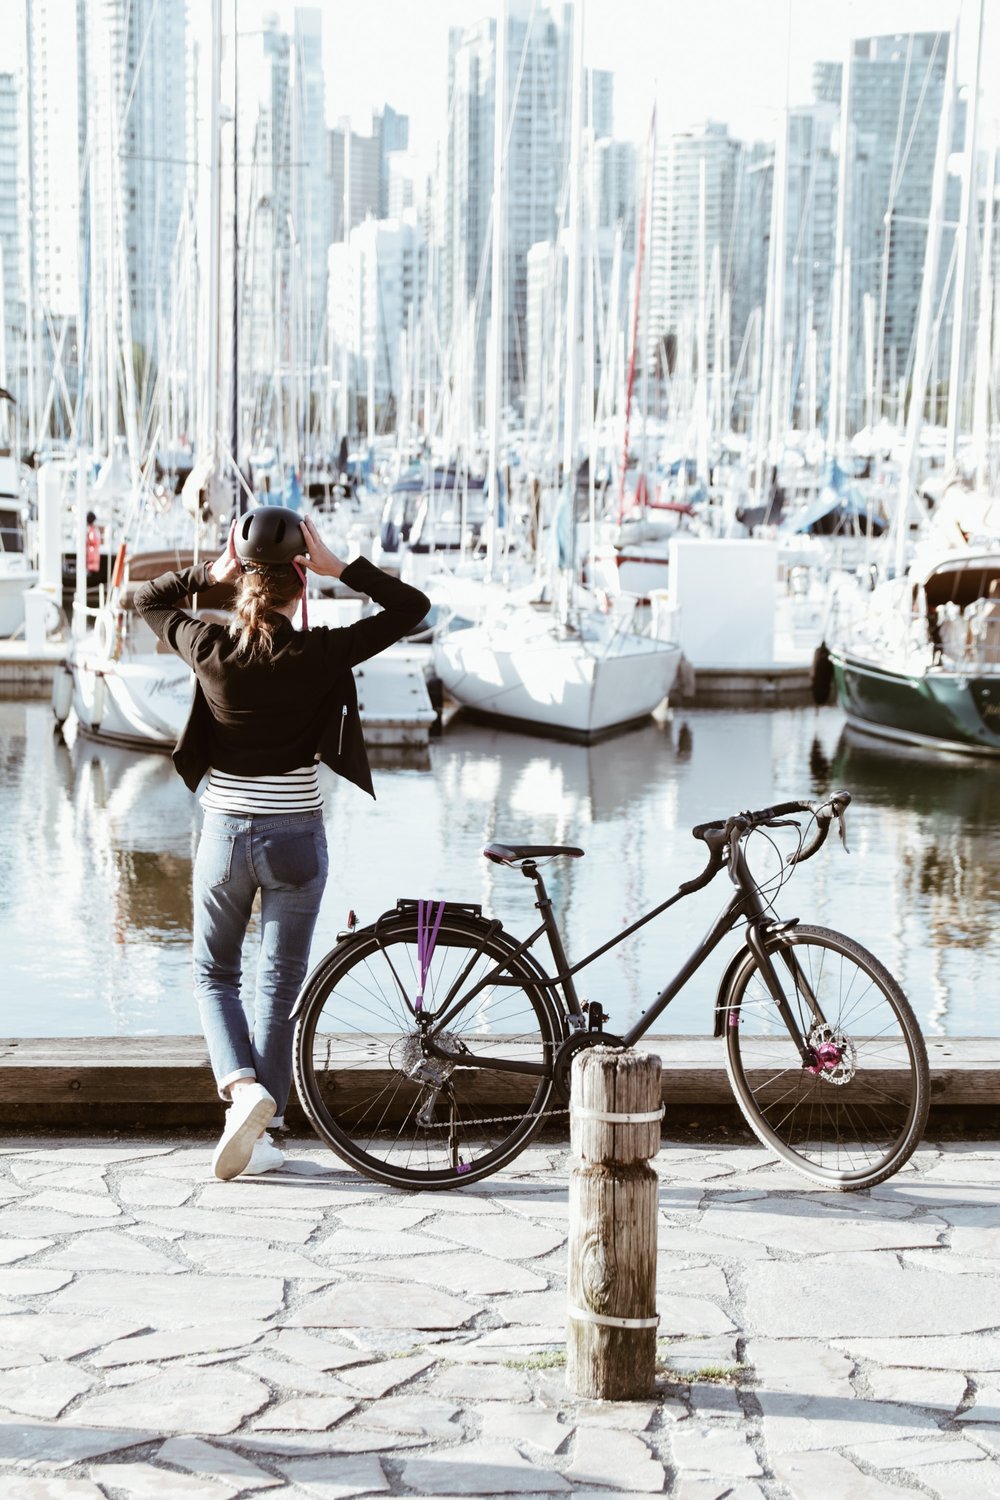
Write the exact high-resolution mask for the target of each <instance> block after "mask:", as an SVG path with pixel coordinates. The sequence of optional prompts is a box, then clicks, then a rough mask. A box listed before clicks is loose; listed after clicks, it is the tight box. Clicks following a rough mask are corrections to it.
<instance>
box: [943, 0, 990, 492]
mask: <svg viewBox="0 0 1000 1500" xmlns="http://www.w3.org/2000/svg"><path fill="white" fill-rule="evenodd" d="M982 56H983V0H978V3H977V21H976V61H975V65H974V67H973V73H972V86H971V92H970V97H969V107H968V114H967V117H966V122H965V151H964V153H963V160H962V202H961V209H960V211H959V215H958V229H957V232H956V240H955V299H954V302H953V304H952V307H953V311H952V315H951V364H950V368H949V373H948V418H947V425H946V427H945V439H944V461H945V466H946V467H948V466H950V465H951V464H953V463H954V462H955V458H956V456H957V453H958V429H959V425H960V421H961V413H962V367H963V364H964V358H963V356H964V353H965V303H966V297H965V282H966V271H967V269H968V264H969V229H970V226H971V224H972V222H973V218H974V215H975V214H976V137H977V135H978V129H977V124H978V118H979V75H980V70H981V66H982Z"/></svg>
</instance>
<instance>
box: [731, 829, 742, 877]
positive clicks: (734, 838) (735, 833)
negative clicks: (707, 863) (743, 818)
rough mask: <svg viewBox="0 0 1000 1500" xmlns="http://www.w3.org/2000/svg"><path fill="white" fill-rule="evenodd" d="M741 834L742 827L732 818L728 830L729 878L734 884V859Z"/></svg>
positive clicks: (737, 852) (737, 853)
mask: <svg viewBox="0 0 1000 1500" xmlns="http://www.w3.org/2000/svg"><path fill="white" fill-rule="evenodd" d="M742 834H743V829H742V828H741V827H740V825H739V823H738V822H737V821H736V820H735V819H734V821H733V826H732V828H731V829H730V830H729V878H730V880H731V881H732V882H733V884H734V885H736V884H737V879H736V860H737V857H738V855H739V849H740V838H741V837H742Z"/></svg>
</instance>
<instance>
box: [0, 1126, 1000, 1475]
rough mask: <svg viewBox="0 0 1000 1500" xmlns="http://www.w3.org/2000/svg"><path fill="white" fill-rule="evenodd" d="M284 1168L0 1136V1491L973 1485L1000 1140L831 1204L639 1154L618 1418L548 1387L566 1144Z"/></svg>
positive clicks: (747, 1177)
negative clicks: (645, 1245)
mask: <svg viewBox="0 0 1000 1500" xmlns="http://www.w3.org/2000/svg"><path fill="white" fill-rule="evenodd" d="M287 1149H288V1151H289V1156H290V1161H289V1166H288V1168H287V1170H285V1171H283V1172H282V1173H280V1174H271V1175H268V1176H266V1177H261V1178H255V1179H243V1180H239V1179H238V1180H237V1181H235V1182H232V1183H219V1182H216V1181H214V1180H213V1179H212V1178H211V1176H210V1173H209V1161H210V1156H211V1146H210V1144H206V1145H205V1146H198V1147H194V1148H193V1147H192V1146H191V1145H190V1144H189V1143H187V1142H186V1141H185V1142H182V1141H178V1140H173V1141H171V1140H162V1141H159V1142H156V1143H150V1142H148V1141H138V1142H136V1143H134V1144H132V1145H130V1144H128V1143H127V1142H125V1141H122V1140H117V1141H115V1142H114V1143H103V1142H100V1141H95V1140H92V1139H80V1140H78V1141H72V1142H68V1143H65V1144H60V1145H54V1144H52V1142H51V1141H37V1140H36V1141H33V1140H30V1139H24V1140H21V1139H11V1138H8V1139H7V1140H6V1141H4V1142H3V1143H2V1144H0V1495H2V1496H3V1500H101V1497H108V1500H133V1497H134V1500H146V1497H149V1500H173V1497H175V1496H176V1497H178V1500H235V1497H236V1496H254V1495H256V1494H257V1492H258V1491H261V1492H264V1491H267V1492H268V1500H310V1497H311V1500H349V1497H351V1496H355V1495H358V1496H362V1495H372V1496H381V1495H417V1496H422V1497H424V1500H428V1497H431V1496H446V1495H447V1496H481V1495H508V1494H515V1495H519V1496H533V1495H538V1496H541V1495H547V1496H562V1495H567V1494H570V1493H572V1494H574V1495H578V1496H581V1497H587V1496H597V1495H599V1494H617V1495H619V1496H621V1495H623V1494H624V1495H649V1494H660V1493H665V1494H668V1495H673V1496H676V1497H678V1500H722V1497H725V1500H761V1497H767V1500H784V1497H789V1496H794V1497H801V1500H816V1497H824V1496H832V1497H844V1500H883V1497H884V1500H910V1497H914V1500H916V1497H917V1496H932V1497H933V1496H937V1497H940V1500H952V1497H961V1500H973V1497H975V1500H979V1497H985V1500H988V1497H990V1496H1000V1337H998V1331H1000V1275H998V1272H1000V1212H998V1193H997V1183H998V1174H1000V1143H997V1144H983V1143H970V1144H965V1145H956V1144H947V1145H943V1146H940V1147H937V1146H935V1145H934V1144H933V1143H928V1144H926V1145H925V1146H923V1147H922V1148H921V1149H920V1151H919V1152H918V1153H917V1156H916V1157H915V1158H914V1161H913V1162H912V1163H911V1164H910V1166H908V1167H907V1168H906V1169H905V1170H904V1171H903V1172H902V1173H900V1174H899V1176H898V1177H896V1178H895V1179H893V1180H891V1181H890V1182H888V1183H885V1184H883V1185H882V1186H881V1187H879V1188H876V1189H874V1190H873V1191H871V1192H870V1193H865V1194H847V1195H843V1196H841V1195H834V1194H830V1193H826V1192H823V1191H819V1190H816V1189H813V1188H811V1187H810V1186H809V1184H808V1183H806V1182H805V1180H804V1179H801V1178H799V1177H797V1176H795V1175H794V1174H792V1173H791V1172H789V1171H787V1170H786V1169H784V1168H783V1167H781V1166H779V1165H777V1164H774V1163H773V1162H772V1161H771V1159H770V1158H769V1157H768V1155H767V1154H766V1153H765V1152H764V1151H763V1150H759V1149H756V1148H752V1147H746V1146H728V1147H727V1146H718V1145H713V1146H708V1145H703V1146H698V1145H689V1144H680V1143H674V1144H671V1143H665V1144H664V1146H663V1149H662V1150H661V1152H660V1155H659V1156H658V1157H657V1159H656V1162H655V1166H656V1168H657V1171H658V1173H659V1177H660V1200H661V1211H660V1229H659V1312H660V1318H661V1323H660V1335H661V1338H660V1343H659V1350H660V1372H659V1378H658V1386H657V1392H656V1395H655V1397H654V1398H652V1399H650V1400H647V1401H639V1402H632V1403H623V1404H613V1403H602V1402H588V1401H582V1400H578V1399H576V1398H575V1397H573V1396H571V1395H569V1394H568V1393H567V1391H566V1388H565V1372H564V1369H563V1350H564V1327H565V1322H564V1319H565V1282H566V1274H565V1272H566V1267H565V1258H566V1233H567V1189H568V1180H569V1174H570V1171H571V1167H572V1161H571V1158H570V1156H569V1153H568V1151H567V1150H566V1149H564V1148H563V1147H561V1146H560V1145H558V1144H556V1145H552V1146H546V1145H544V1144H543V1145H540V1146H539V1145H536V1146H534V1147H532V1148H531V1149H529V1150H528V1151H526V1152H525V1153H524V1154H523V1155H522V1156H521V1158H520V1159H519V1160H518V1161H517V1162H516V1163H515V1166H514V1168H513V1169H511V1170H509V1171H507V1172H504V1173H502V1174H500V1175H498V1176H497V1177H495V1178H492V1179H489V1180H488V1181H486V1182H484V1183H479V1184H476V1185H474V1186H472V1187H469V1188H463V1189H460V1190H458V1191H456V1192H451V1193H436V1194H432V1193H410V1194H407V1193H401V1192H396V1191H393V1190H391V1189H388V1188H382V1187H380V1186H379V1185H377V1184H375V1183H372V1182H370V1181H368V1180H367V1179H365V1178H361V1177H358V1176H357V1175H356V1174H354V1173H353V1172H351V1171H350V1170H349V1169H347V1168H346V1167H343V1166H341V1164H340V1163H339V1162H338V1161H337V1159H336V1158H334V1157H332V1156H330V1155H329V1154H328V1153H327V1152H325V1151H324V1150H322V1149H321V1148H319V1147H318V1146H317V1145H316V1143H315V1142H311V1141H301V1142H298V1141H296V1142H292V1143H291V1144H290V1145H289V1146H288V1148H287Z"/></svg>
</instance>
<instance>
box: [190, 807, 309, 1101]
mask: <svg viewBox="0 0 1000 1500" xmlns="http://www.w3.org/2000/svg"><path fill="white" fill-rule="evenodd" d="M328 869H329V860H328V856H327V848H326V830H325V828H324V827H323V814H322V812H321V811H320V810H319V809H316V811H311V812H298V813H284V814H282V815H280V816H270V815H267V814H260V813H254V814H252V815H251V814H241V813H220V812H206V813H205V821H204V825H203V827H202V832H201V839H200V841H199V844H198V853H197V855H196V857H195V862H194V882H193V885H194V889H193V895H194V987H195V997H196V999H197V1001H198V1010H199V1012H200V1014H201V1024H202V1029H203V1031H204V1033H205V1040H206V1042H207V1043H208V1055H209V1058H210V1060H211V1063H212V1072H213V1073H214V1074H215V1081H216V1083H217V1085H218V1089H219V1094H220V1097H221V1098H223V1099H226V1100H228V1098H229V1094H228V1088H229V1085H230V1084H231V1083H233V1082H234V1081H235V1080H236V1079H237V1078H256V1079H257V1081H258V1082H259V1083H262V1084H263V1085H264V1087H265V1088H266V1089H267V1091H268V1093H269V1094H270V1095H271V1096H272V1098H273V1099H274V1102H275V1106H276V1108H275V1116H274V1120H273V1121H272V1124H275V1125H280V1124H282V1123H283V1119H284V1111H285V1105H286V1103H287V1101H288V1094H289V1090H290V1088H291V1083H292V1038H293V1034H294V1030H295V1027H294V1023H293V1022H292V1021H290V1020H289V1014H290V1012H291V1009H292V1006H293V1004H294V1003H295V997H296V996H297V995H298V992H299V990H300V989H301V988H302V984H303V981H304V980H305V977H306V972H307V968H308V962H309V946H310V944H311V942H312V935H313V930H314V928H315V926H316V918H317V916H318V915H319V907H320V901H321V900H322V897H323V888H324V886H325V885H326V877H327V871H328ZM258 891H260V918H261V922H260V926H261V931H260V951H259V956H258V962H257V992H256V997H255V1003H254V1014H253V1022H252V1024H251V1022H250V1020H249V1018H248V1017H247V1014H246V1012H245V1011H244V1009H243V1006H242V1003H241V1001H240V977H241V971H242V956H243V939H244V938H245V936H246V931H247V926H248V924H249V922H250V914H251V911H252V909H253V903H254V898H255V896H256V895H257V892H258Z"/></svg>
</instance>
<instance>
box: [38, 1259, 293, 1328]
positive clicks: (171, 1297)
mask: <svg viewBox="0 0 1000 1500" xmlns="http://www.w3.org/2000/svg"><path fill="white" fill-rule="evenodd" d="M283 1300H284V1286H283V1284H282V1282H281V1281H278V1280H274V1279H265V1278H264V1277H257V1276H195V1275H194V1274H193V1273H191V1272H189V1273H187V1274H185V1275H182V1276H169V1275H155V1274H151V1275H148V1276H131V1275H103V1274H101V1273H94V1274H92V1275H84V1274H80V1275H79V1276H78V1277H77V1279H76V1280H75V1281H74V1282H73V1284H72V1285H71V1286H68V1287H66V1288H65V1289H64V1290H63V1291H61V1292H57V1293H56V1295H55V1296H54V1297H53V1298H52V1299H51V1301H50V1302H49V1304H48V1310H49V1311H50V1312H67V1313H96V1312H108V1313H112V1312H117V1313H119V1314H122V1313H124V1314H125V1315H126V1316H132V1317H135V1318H140V1317H141V1318H142V1319H143V1321H144V1323H145V1324H146V1325H149V1326H152V1327H153V1328H160V1327H163V1326H166V1327H172V1328H185V1327H187V1328H189V1327H191V1326H193V1325H197V1324H198V1323H199V1322H200V1321H201V1318H202V1316H203V1314H204V1312H205V1310H206V1309H211V1316H212V1319H213V1321H215V1322H223V1321H231V1320H234V1319H239V1318H250V1319H258V1318H268V1317H270V1316H271V1314H272V1313H275V1312H277V1311H278V1309H279V1308H280V1307H281V1305H282V1302H283Z"/></svg>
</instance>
